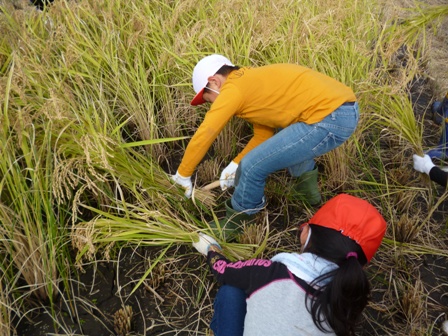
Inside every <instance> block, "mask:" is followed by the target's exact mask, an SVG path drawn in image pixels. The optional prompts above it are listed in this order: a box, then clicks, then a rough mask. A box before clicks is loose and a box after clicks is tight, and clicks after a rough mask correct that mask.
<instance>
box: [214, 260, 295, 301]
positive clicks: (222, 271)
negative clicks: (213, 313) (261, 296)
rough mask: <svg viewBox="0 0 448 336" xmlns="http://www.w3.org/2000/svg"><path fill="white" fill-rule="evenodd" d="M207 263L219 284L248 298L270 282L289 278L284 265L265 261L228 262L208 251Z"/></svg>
mask: <svg viewBox="0 0 448 336" xmlns="http://www.w3.org/2000/svg"><path fill="white" fill-rule="evenodd" d="M207 261H208V263H209V265H210V268H211V271H212V273H213V275H214V276H215V278H216V280H217V281H218V282H219V283H220V284H225V285H231V286H234V287H237V288H240V289H242V290H244V291H245V292H246V295H248V296H249V295H251V294H252V293H253V292H254V291H256V290H257V289H259V288H261V287H263V286H265V285H267V284H268V283H270V282H272V281H275V280H279V279H285V278H290V277H291V276H290V273H289V271H288V269H287V267H286V266H285V265H283V264H281V263H278V262H272V261H271V260H267V259H250V260H243V261H236V262H230V261H229V260H227V259H226V258H225V257H224V256H223V255H221V254H220V253H218V252H214V251H210V252H209V253H208V255H207Z"/></svg>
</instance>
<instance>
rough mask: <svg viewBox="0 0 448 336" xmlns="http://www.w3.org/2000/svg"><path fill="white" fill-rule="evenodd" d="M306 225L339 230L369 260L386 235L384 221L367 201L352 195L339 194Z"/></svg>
mask: <svg viewBox="0 0 448 336" xmlns="http://www.w3.org/2000/svg"><path fill="white" fill-rule="evenodd" d="M308 224H314V225H320V226H324V227H327V228H330V229H334V230H337V231H340V232H341V233H342V234H343V235H344V236H347V237H349V238H351V239H353V240H354V241H356V242H357V243H358V244H359V245H360V246H361V248H362V250H363V252H364V254H365V255H366V258H367V261H370V259H372V257H373V255H374V254H375V252H376V250H377V249H378V247H379V246H380V244H381V240H382V239H383V237H384V234H385V233H386V221H385V220H384V218H383V216H381V214H380V213H379V212H378V210H376V209H375V207H373V205H371V204H370V203H369V202H367V201H365V200H362V199H360V198H358V197H355V196H350V195H347V194H340V195H338V196H335V197H333V198H332V199H331V200H329V201H328V202H327V203H325V204H324V205H323V206H322V207H321V208H320V209H319V210H318V211H317V212H316V213H315V215H314V216H313V217H312V218H311V219H310V221H309V222H308Z"/></svg>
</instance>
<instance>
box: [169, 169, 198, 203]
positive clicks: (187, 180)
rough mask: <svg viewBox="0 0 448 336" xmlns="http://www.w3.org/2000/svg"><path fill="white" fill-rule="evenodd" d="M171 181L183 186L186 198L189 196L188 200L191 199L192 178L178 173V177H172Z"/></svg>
mask: <svg viewBox="0 0 448 336" xmlns="http://www.w3.org/2000/svg"><path fill="white" fill-rule="evenodd" d="M171 180H173V181H174V182H175V183H176V184H179V185H181V186H182V187H183V188H184V189H185V196H187V198H190V197H191V192H192V191H193V183H191V176H188V177H184V176H182V175H180V174H179V173H178V172H176V175H171Z"/></svg>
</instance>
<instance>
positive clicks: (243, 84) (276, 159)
mask: <svg viewBox="0 0 448 336" xmlns="http://www.w3.org/2000/svg"><path fill="white" fill-rule="evenodd" d="M192 79H193V88H194V90H195V92H196V96H195V97H194V99H193V100H192V101H191V105H193V106H195V105H200V104H203V103H205V102H208V103H211V107H210V110H209V111H208V112H207V113H206V115H205V118H204V120H203V122H202V123H201V125H200V127H199V128H198V130H197V131H196V133H195V134H194V136H193V137H192V139H191V140H190V142H189V144H188V146H187V148H186V150H185V153H184V156H183V159H182V161H181V163H180V165H179V167H178V169H177V172H176V174H175V175H173V176H172V179H173V180H174V181H175V182H176V183H177V184H179V185H181V186H183V187H184V188H185V190H186V191H185V194H186V196H187V197H189V196H191V192H192V182H191V176H192V175H193V172H194V171H195V168H196V166H197V165H198V164H199V163H200V162H201V160H202V159H203V157H204V156H205V154H206V152H207V151H208V149H209V148H210V146H211V144H212V143H213V141H214V140H215V139H216V137H217V136H218V134H219V133H220V132H221V130H222V129H223V128H224V126H225V125H226V124H227V123H228V122H229V120H230V119H231V118H232V117H234V116H236V117H239V118H242V119H244V120H247V121H248V122H249V123H251V124H252V126H253V137H252V138H251V139H250V141H249V142H248V143H247V145H246V146H245V148H244V149H243V150H242V151H241V153H239V154H238V156H237V157H235V158H233V160H232V161H231V162H230V164H229V165H228V166H227V167H226V168H225V169H224V170H223V172H222V174H221V177H220V181H221V188H222V189H226V188H228V187H232V186H235V190H234V192H233V195H232V198H231V200H229V201H227V202H226V208H227V216H226V219H224V222H223V223H221V224H222V225H227V224H228V223H232V224H229V225H228V226H227V228H229V229H230V230H234V229H235V228H237V227H238V226H239V224H241V221H243V220H250V219H251V218H253V215H254V214H256V213H257V212H259V211H260V210H261V209H262V208H263V207H264V205H265V202H266V201H265V197H264V187H265V184H266V179H267V177H268V176H269V174H271V173H273V172H275V171H278V170H281V169H285V168H287V169H288V171H289V173H290V174H291V176H293V177H296V180H295V184H294V186H293V190H294V194H295V195H294V196H296V198H300V199H302V200H304V201H306V202H307V203H309V204H311V205H317V204H320V202H321V194H320V191H319V188H318V176H317V173H318V172H317V168H316V166H315V162H314V159H315V158H316V157H318V156H320V155H322V154H325V153H327V152H329V151H331V150H332V149H334V148H336V147H338V146H340V145H341V144H342V143H344V142H345V141H346V140H347V139H348V138H349V137H350V136H351V135H352V133H353V132H354V130H355V128H356V126H357V124H358V119H359V112H358V103H357V102H356V96H355V94H354V93H353V91H352V89H350V88H349V87H348V86H346V85H344V84H342V83H340V82H338V81H337V80H335V79H333V78H331V77H328V76H326V75H324V74H322V73H319V72H317V71H314V70H312V69H309V68H306V67H304V66H300V65H296V64H272V65H266V66H261V67H242V68H240V67H238V66H234V65H233V64H232V62H231V61H230V60H229V59H227V58H226V57H224V56H222V55H218V54H213V55H209V56H206V57H204V58H203V59H201V60H200V61H199V62H198V63H197V64H196V66H195V68H194V70H193V78H192ZM230 218H233V219H232V220H230Z"/></svg>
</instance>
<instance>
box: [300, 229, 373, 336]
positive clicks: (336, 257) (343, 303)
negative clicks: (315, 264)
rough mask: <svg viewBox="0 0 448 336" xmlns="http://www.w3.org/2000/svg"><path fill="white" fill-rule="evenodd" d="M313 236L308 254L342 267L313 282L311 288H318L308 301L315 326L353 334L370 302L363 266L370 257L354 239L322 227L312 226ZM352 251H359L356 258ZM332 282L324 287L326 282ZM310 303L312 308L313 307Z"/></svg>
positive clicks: (308, 297)
mask: <svg viewBox="0 0 448 336" xmlns="http://www.w3.org/2000/svg"><path fill="white" fill-rule="evenodd" d="M310 228H311V236H310V241H309V243H308V246H307V248H306V249H305V252H310V253H313V254H315V255H317V256H319V257H322V258H324V259H326V260H329V261H331V262H334V263H335V264H337V265H338V266H339V267H338V268H337V269H335V270H333V271H331V272H328V273H326V274H323V275H321V276H319V277H318V278H316V279H314V280H313V281H312V282H311V283H310V286H311V287H314V288H317V291H314V292H313V294H312V295H311V293H310V292H308V295H307V296H306V299H305V305H306V307H307V309H308V311H309V312H310V314H311V316H312V318H313V322H314V324H315V325H316V326H317V328H319V330H321V331H322V332H331V330H328V329H327V328H328V325H329V326H330V327H331V328H332V329H333V331H334V332H335V333H336V335H345V336H346V335H354V333H355V327H356V325H357V323H358V320H359V318H360V317H361V314H362V311H363V310H364V308H365V306H366V305H367V303H368V301H369V299H370V284H369V281H368V279H367V276H366V274H365V273H364V270H363V268H362V266H364V265H365V264H366V263H367V258H366V256H365V254H364V252H363V251H362V249H361V246H359V244H357V243H356V242H355V241H354V240H353V239H351V238H349V237H346V236H344V235H343V234H342V233H340V232H338V231H336V230H334V229H329V228H326V227H323V226H320V225H313V224H310ZM349 252H356V254H357V257H353V256H350V257H348V258H347V254H348V253H349ZM328 279H330V281H329V282H328V283H327V284H325V285H321V284H320V283H321V282H322V281H323V280H328ZM310 303H311V305H310Z"/></svg>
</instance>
